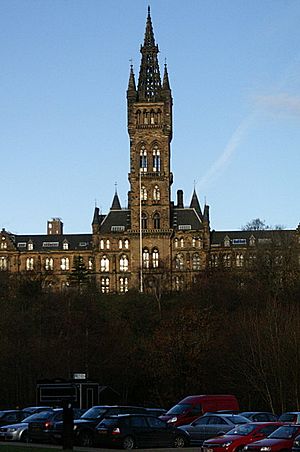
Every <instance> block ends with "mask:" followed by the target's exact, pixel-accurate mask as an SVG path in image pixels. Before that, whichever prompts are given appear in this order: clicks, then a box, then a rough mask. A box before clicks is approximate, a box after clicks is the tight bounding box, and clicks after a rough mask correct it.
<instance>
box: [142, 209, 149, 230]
mask: <svg viewBox="0 0 300 452" xmlns="http://www.w3.org/2000/svg"><path fill="white" fill-rule="evenodd" d="M147 220H148V217H147V214H146V213H145V212H142V229H147V226H148V225H147V223H148V222H147Z"/></svg>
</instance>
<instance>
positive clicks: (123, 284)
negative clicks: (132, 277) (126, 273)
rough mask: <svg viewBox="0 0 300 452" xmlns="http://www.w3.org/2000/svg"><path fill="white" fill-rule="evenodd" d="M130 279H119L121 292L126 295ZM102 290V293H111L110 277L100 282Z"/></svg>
mask: <svg viewBox="0 0 300 452" xmlns="http://www.w3.org/2000/svg"><path fill="white" fill-rule="evenodd" d="M128 282H129V281H128V278H127V277H121V278H119V292H121V293H125V292H128ZM100 288H101V289H100V290H101V292H102V293H109V292H110V290H111V287H110V278H109V277H108V276H106V277H103V278H101V281H100Z"/></svg>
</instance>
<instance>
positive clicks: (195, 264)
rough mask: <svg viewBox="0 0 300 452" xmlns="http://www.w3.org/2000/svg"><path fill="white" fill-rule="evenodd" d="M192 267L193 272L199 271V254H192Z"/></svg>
mask: <svg viewBox="0 0 300 452" xmlns="http://www.w3.org/2000/svg"><path fill="white" fill-rule="evenodd" d="M192 265H193V270H200V256H199V253H194V254H193V261H192Z"/></svg>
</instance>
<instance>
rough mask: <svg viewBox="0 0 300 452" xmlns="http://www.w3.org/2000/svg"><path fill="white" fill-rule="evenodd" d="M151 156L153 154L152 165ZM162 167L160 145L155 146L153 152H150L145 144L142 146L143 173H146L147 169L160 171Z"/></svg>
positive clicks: (141, 161) (141, 167)
mask: <svg viewBox="0 0 300 452" xmlns="http://www.w3.org/2000/svg"><path fill="white" fill-rule="evenodd" d="M149 154H150V156H151V154H152V165H151V162H150V160H151V157H149ZM160 168H161V160H160V150H159V149H158V146H154V148H153V150H152V153H150V152H149V153H148V152H147V150H146V148H145V146H142V147H141V150H140V171H141V172H142V173H146V172H147V171H150V172H151V171H152V172H154V173H158V172H160Z"/></svg>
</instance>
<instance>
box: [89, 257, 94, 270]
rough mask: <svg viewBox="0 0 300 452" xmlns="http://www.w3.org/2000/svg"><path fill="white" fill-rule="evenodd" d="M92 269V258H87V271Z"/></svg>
mask: <svg viewBox="0 0 300 452" xmlns="http://www.w3.org/2000/svg"><path fill="white" fill-rule="evenodd" d="M93 268H94V259H93V258H92V257H89V261H88V269H89V270H93Z"/></svg>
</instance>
